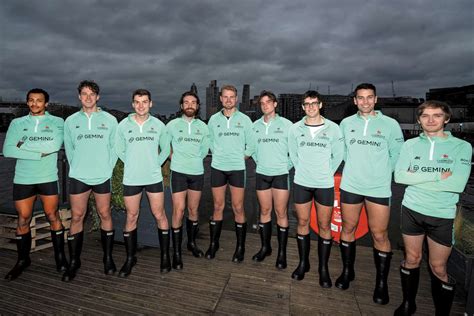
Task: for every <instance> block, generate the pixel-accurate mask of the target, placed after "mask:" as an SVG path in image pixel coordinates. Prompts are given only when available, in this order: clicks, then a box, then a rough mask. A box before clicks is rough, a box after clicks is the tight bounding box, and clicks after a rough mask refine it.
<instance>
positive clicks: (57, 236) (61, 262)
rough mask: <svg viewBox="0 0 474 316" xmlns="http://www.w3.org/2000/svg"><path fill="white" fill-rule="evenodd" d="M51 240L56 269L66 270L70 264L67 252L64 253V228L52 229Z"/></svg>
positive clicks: (59, 270)
mask: <svg viewBox="0 0 474 316" xmlns="http://www.w3.org/2000/svg"><path fill="white" fill-rule="evenodd" d="M51 240H52V242H53V248H54V260H55V261H56V270H57V271H58V272H65V271H66V270H67V268H68V266H69V265H68V263H67V260H66V254H65V253H64V229H61V230H52V231H51Z"/></svg>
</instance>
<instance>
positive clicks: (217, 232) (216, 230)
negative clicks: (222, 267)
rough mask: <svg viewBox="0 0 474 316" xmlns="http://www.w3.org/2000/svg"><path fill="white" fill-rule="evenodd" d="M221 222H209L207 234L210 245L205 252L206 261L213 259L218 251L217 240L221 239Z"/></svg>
mask: <svg viewBox="0 0 474 316" xmlns="http://www.w3.org/2000/svg"><path fill="white" fill-rule="evenodd" d="M221 231H222V221H214V220H211V221H209V232H210V239H211V243H210V244H209V249H207V251H206V258H207V259H214V257H215V256H216V252H217V250H219V238H221Z"/></svg>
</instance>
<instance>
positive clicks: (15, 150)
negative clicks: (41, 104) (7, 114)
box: [3, 122, 41, 160]
mask: <svg viewBox="0 0 474 316" xmlns="http://www.w3.org/2000/svg"><path fill="white" fill-rule="evenodd" d="M17 125H18V124H17V123H16V122H12V123H11V124H10V127H9V128H8V130H7V135H6V136H5V142H4V143H3V155H4V156H5V157H7V158H16V159H27V160H40V159H41V153H37V152H33V151H28V150H23V149H21V147H23V146H20V148H19V147H18V146H17V145H18V143H19V142H20V141H22V139H21V138H20V137H21V135H20V133H19V128H18V126H17Z"/></svg>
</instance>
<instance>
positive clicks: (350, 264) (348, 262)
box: [336, 240, 356, 290]
mask: <svg viewBox="0 0 474 316" xmlns="http://www.w3.org/2000/svg"><path fill="white" fill-rule="evenodd" d="M339 248H340V249H341V257H342V273H341V275H340V276H339V277H338V278H337V280H336V287H337V288H339V289H341V290H347V289H348V288H349V285H350V283H351V281H354V278H355V272H354V262H355V254H356V242H355V241H353V242H347V241H343V240H341V244H340V245H339Z"/></svg>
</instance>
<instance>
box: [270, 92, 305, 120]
mask: <svg viewBox="0 0 474 316" xmlns="http://www.w3.org/2000/svg"><path fill="white" fill-rule="evenodd" d="M302 96H303V95H302V94H297V93H284V94H279V95H278V107H277V109H278V108H280V111H279V114H280V115H281V116H283V117H286V118H287V119H289V120H290V121H292V122H296V121H298V120H300V119H301V118H302V117H303V115H304V111H303V108H302V107H301V97H302Z"/></svg>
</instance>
